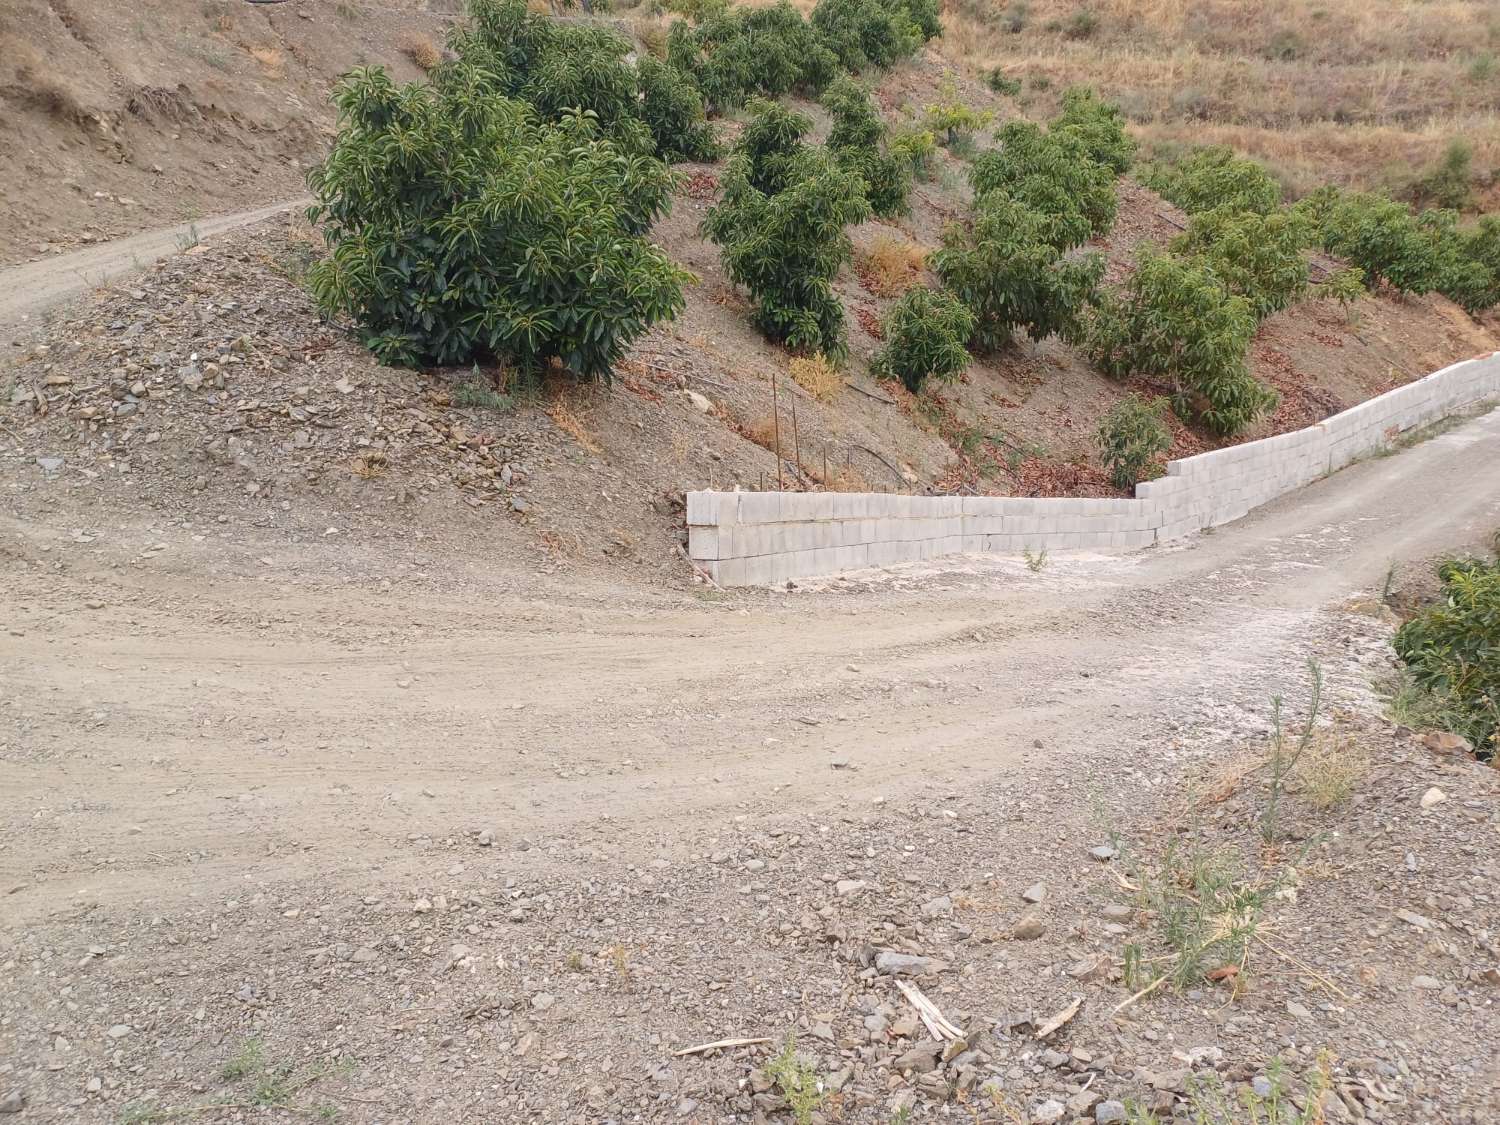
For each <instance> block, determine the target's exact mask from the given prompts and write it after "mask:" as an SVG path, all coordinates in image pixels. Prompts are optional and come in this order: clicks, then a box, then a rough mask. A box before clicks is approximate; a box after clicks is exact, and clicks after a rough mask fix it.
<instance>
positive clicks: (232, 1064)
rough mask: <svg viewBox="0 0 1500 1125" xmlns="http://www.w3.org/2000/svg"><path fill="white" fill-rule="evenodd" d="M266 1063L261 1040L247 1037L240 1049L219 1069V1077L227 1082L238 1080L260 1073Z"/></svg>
mask: <svg viewBox="0 0 1500 1125" xmlns="http://www.w3.org/2000/svg"><path fill="white" fill-rule="evenodd" d="M264 1065H265V1058H264V1055H263V1053H262V1048H261V1042H260V1040H259V1039H246V1040H245V1042H244V1044H243V1045H242V1046H241V1047H240V1049H239V1050H238V1051H237V1052H235V1054H234V1055H233V1056H231V1057H230V1059H229V1061H228V1062H226V1063H225V1064H224V1066H223V1069H221V1070H220V1071H219V1077H220V1078H222V1079H224V1081H226V1082H238V1081H239V1080H240V1079H241V1078H246V1077H248V1076H250V1075H252V1074H256V1073H259V1071H260V1070H261V1068H262V1067H263V1066H264Z"/></svg>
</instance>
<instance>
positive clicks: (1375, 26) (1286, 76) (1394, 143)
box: [935, 0, 1500, 191]
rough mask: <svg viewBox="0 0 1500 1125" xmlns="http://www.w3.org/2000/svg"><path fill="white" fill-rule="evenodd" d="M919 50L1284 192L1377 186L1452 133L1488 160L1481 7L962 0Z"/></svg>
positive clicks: (1485, 26)
mask: <svg viewBox="0 0 1500 1125" xmlns="http://www.w3.org/2000/svg"><path fill="white" fill-rule="evenodd" d="M1084 8H1087V10H1088V11H1089V12H1090V13H1092V15H1093V16H1094V17H1096V22H1095V27H1094V29H1093V30H1092V32H1090V33H1089V34H1088V35H1086V36H1083V37H1078V36H1075V35H1072V34H1070V30H1069V28H1070V22H1071V21H1072V20H1073V17H1074V16H1075V14H1076V13H1077V12H1078V11H1080V10H1083V9H1084ZM935 46H937V48H938V50H940V51H941V52H943V53H944V54H946V55H947V56H948V57H949V58H951V59H953V60H955V61H957V62H958V63H960V64H961V65H962V66H963V67H964V68H966V69H967V70H968V71H969V72H970V73H971V74H973V75H975V76H979V75H982V74H984V73H987V72H988V71H989V70H990V69H991V68H993V67H995V66H1001V67H1003V68H1004V70H1005V72H1006V73H1007V74H1008V75H1009V76H1011V77H1014V78H1018V79H1020V80H1021V82H1022V84H1023V93H1022V95H1021V97H1020V103H1021V106H1022V108H1023V109H1024V111H1025V112H1026V113H1027V114H1028V115H1029V116H1034V117H1041V116H1046V115H1048V114H1050V113H1051V112H1053V111H1054V110H1055V108H1056V104H1057V98H1058V96H1059V95H1060V93H1061V91H1062V90H1063V89H1065V88H1066V87H1068V86H1070V85H1074V84H1089V85H1093V86H1095V87H1097V88H1098V89H1099V90H1100V91H1101V92H1102V93H1104V94H1106V95H1107V96H1109V97H1111V98H1114V99H1116V100H1118V101H1119V102H1120V104H1121V105H1122V107H1123V108H1124V109H1125V111H1126V113H1127V115H1128V116H1129V117H1130V119H1131V121H1132V122H1133V123H1134V124H1135V125H1136V126H1137V129H1138V131H1139V132H1140V133H1142V134H1143V136H1144V137H1145V139H1147V140H1151V141H1165V142H1175V143H1179V144H1200V143H1212V142H1222V143H1229V144H1235V145H1236V147H1239V148H1241V149H1243V150H1244V151H1246V152H1248V153H1250V154H1252V155H1255V156H1258V157H1261V158H1262V159H1265V160H1267V161H1268V162H1270V163H1271V164H1272V165H1273V166H1275V167H1277V168H1278V169H1279V170H1280V171H1281V173H1282V175H1283V178H1284V179H1285V180H1286V181H1287V183H1288V186H1290V187H1292V188H1293V190H1294V191H1305V190H1307V189H1308V188H1310V187H1311V186H1313V185H1314V184H1316V183H1321V182H1327V181H1329V180H1332V181H1334V182H1337V183H1342V184H1347V185H1354V186H1358V187H1390V186H1391V185H1392V183H1393V182H1400V181H1401V180H1402V178H1403V177H1406V176H1407V175H1409V173H1410V171H1411V170H1412V169H1416V168H1421V167H1424V166H1425V165H1427V164H1430V163H1431V162H1432V161H1433V160H1434V159H1435V158H1436V156H1437V155H1438V154H1440V153H1441V152H1442V150H1443V149H1444V148H1445V147H1446V145H1447V144H1448V142H1449V141H1451V140H1452V139H1453V138H1455V137H1463V138H1464V139H1465V140H1466V141H1468V142H1469V143H1470V144H1471V145H1472V146H1473V147H1474V148H1475V157H1476V161H1475V163H1476V168H1477V169H1478V170H1479V171H1481V172H1485V171H1488V170H1489V169H1492V168H1495V167H1497V166H1500V80H1497V77H1496V76H1497V72H1500V71H1497V68H1500V61H1497V59H1496V56H1497V55H1500V8H1497V7H1496V6H1495V5H1494V4H1492V3H1488V2H1484V0H1432V2H1422V0H1370V2H1368V3H1363V2H1356V0H1269V2H1267V3H1263V4H1245V3H1243V2H1241V0H1195V2H1194V3H1191V4H1190V3H1187V2H1186V0H1090V2H1088V3H1087V4H1082V3H1080V2H1079V0H1025V2H1024V3H1022V2H1021V0H966V2H964V3H961V4H958V5H956V6H954V7H952V8H950V9H948V11H947V13H946V15H945V31H944V36H943V38H942V39H940V40H938V41H937V42H936V44H935ZM1237 141H1238V142H1240V143H1238V144H1236V142H1237Z"/></svg>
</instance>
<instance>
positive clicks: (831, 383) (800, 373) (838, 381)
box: [789, 352, 844, 402]
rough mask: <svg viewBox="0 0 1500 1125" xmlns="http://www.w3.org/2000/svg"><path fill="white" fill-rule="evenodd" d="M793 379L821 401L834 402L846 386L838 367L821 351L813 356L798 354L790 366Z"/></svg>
mask: <svg viewBox="0 0 1500 1125" xmlns="http://www.w3.org/2000/svg"><path fill="white" fill-rule="evenodd" d="M789 371H790V373H791V376H792V380H793V381H794V382H795V383H796V384H797V385H798V386H799V387H801V388H802V389H803V390H804V391H806V392H807V393H808V394H810V395H812V396H813V398H815V399H817V400H818V401H819V402H832V401H833V400H834V398H836V397H837V396H838V393H839V391H840V390H841V389H843V386H844V378H843V376H842V375H840V374H839V372H838V368H836V367H834V365H833V364H831V363H829V362H828V360H827V359H826V358H824V356H823V354H822V353H821V352H819V353H818V354H816V355H811V356H797V357H795V358H794V359H793V360H792V362H791V364H790V366H789Z"/></svg>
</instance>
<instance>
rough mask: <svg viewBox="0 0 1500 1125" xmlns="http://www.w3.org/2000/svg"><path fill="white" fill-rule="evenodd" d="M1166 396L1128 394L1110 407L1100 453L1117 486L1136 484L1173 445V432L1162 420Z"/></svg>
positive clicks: (1101, 434) (1102, 425) (1101, 424)
mask: <svg viewBox="0 0 1500 1125" xmlns="http://www.w3.org/2000/svg"><path fill="white" fill-rule="evenodd" d="M1166 405H1167V404H1166V400H1165V399H1160V398H1157V399H1151V400H1149V401H1148V400H1146V399H1144V398H1142V397H1141V396H1140V395H1138V394H1129V395H1126V396H1125V397H1124V398H1122V399H1121V400H1120V401H1119V402H1117V403H1115V404H1114V405H1113V406H1112V407H1110V408H1109V411H1108V413H1106V414H1105V415H1104V417H1103V419H1101V420H1100V422H1099V435H1098V437H1099V455H1100V457H1101V459H1102V460H1103V461H1104V467H1105V468H1106V469H1108V470H1109V479H1110V480H1111V481H1113V482H1114V486H1115V487H1116V488H1125V489H1129V488H1134V487H1135V486H1136V484H1137V482H1139V481H1141V480H1142V479H1144V477H1145V475H1146V471H1147V469H1149V468H1150V467H1151V463H1152V462H1153V461H1155V460H1156V459H1157V458H1158V457H1160V456H1161V455H1162V454H1163V453H1165V452H1166V451H1167V450H1169V449H1171V448H1172V434H1171V431H1169V430H1168V429H1167V424H1166V422H1165V421H1163V420H1162V411H1163V409H1164V408H1165V407H1166Z"/></svg>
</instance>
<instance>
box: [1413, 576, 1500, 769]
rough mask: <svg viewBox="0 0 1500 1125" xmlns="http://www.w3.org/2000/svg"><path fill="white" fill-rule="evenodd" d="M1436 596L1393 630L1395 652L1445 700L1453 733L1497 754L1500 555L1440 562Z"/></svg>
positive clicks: (1481, 752) (1484, 754)
mask: <svg viewBox="0 0 1500 1125" xmlns="http://www.w3.org/2000/svg"><path fill="white" fill-rule="evenodd" d="M1438 576H1439V578H1441V579H1442V590H1441V592H1440V594H1439V597H1438V600H1437V602H1436V603H1435V604H1434V605H1432V606H1431V607H1430V608H1428V609H1426V610H1424V611H1423V612H1422V613H1420V614H1418V615H1417V616H1416V617H1414V618H1412V620H1410V621H1408V622H1407V623H1406V624H1405V625H1403V626H1401V628H1400V629H1398V630H1397V631H1396V636H1395V640H1394V642H1393V643H1394V644H1395V647H1396V655H1397V656H1399V657H1400V658H1401V659H1402V660H1403V661H1405V663H1406V665H1407V668H1408V669H1409V670H1410V672H1411V674H1412V677H1413V678H1414V680H1415V681H1416V685H1417V687H1418V688H1419V689H1421V690H1422V691H1424V692H1426V693H1428V695H1429V696H1430V697H1432V698H1434V699H1436V700H1439V701H1441V702H1442V703H1443V705H1444V706H1443V707H1442V708H1441V709H1442V710H1443V711H1444V712H1446V713H1447V714H1448V716H1449V717H1450V720H1451V722H1450V725H1451V726H1452V728H1453V729H1454V733H1456V734H1460V735H1463V737H1465V738H1467V739H1468V740H1469V742H1470V744H1471V745H1472V746H1473V747H1474V750H1475V753H1476V754H1477V755H1478V756H1479V757H1481V758H1487V759H1489V760H1490V761H1492V762H1493V761H1494V760H1495V755H1496V750H1497V737H1500V562H1495V561H1491V562H1484V561H1482V560H1478V559H1462V560H1454V561H1451V562H1446V563H1444V564H1443V565H1442V566H1440V567H1439V568H1438Z"/></svg>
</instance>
